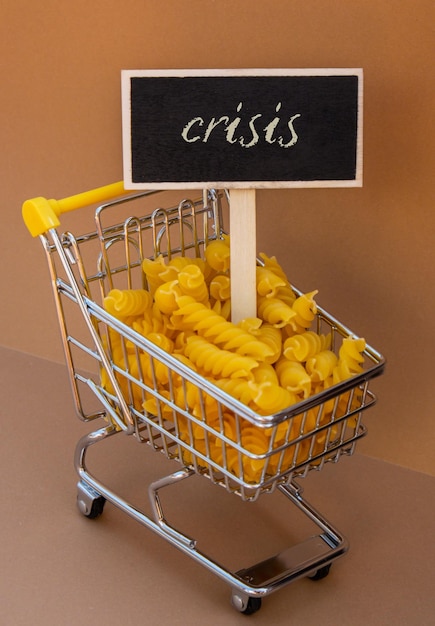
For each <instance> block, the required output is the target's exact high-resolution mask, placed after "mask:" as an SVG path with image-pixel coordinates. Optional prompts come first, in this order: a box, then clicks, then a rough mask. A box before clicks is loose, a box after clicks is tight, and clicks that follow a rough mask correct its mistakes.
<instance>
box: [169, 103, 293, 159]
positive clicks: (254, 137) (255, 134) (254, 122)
mask: <svg viewBox="0 0 435 626" xmlns="http://www.w3.org/2000/svg"><path fill="white" fill-rule="evenodd" d="M242 107H243V103H242V102H239V104H238V105H237V108H236V111H237V113H240V112H241V110H242ZM280 109H281V102H278V104H277V105H276V107H275V112H276V113H279V111H280ZM299 117H301V114H300V113H296V114H295V115H292V116H291V117H290V118H289V119H288V120H287V122H286V130H287V131H288V136H283V135H282V134H281V135H278V136H276V135H275V131H276V129H277V126H278V124H280V122H282V120H281V117H280V116H278V115H277V116H275V117H274V118H273V119H272V120H271V121H270V122H269V123H268V124H266V126H263V124H264V119H261V118H264V116H263V114H262V113H257V114H256V115H253V116H252V117H251V118H250V119H249V120H243V118H242V117H240V116H239V115H237V116H236V117H234V119H231V117H230V116H228V115H222V116H221V117H219V118H216V117H212V118H211V119H210V121H208V123H207V121H206V120H205V119H204V118H203V117H193V118H192V119H190V120H189V121H188V122H187V124H186V125H185V126H184V127H183V130H182V132H181V136H182V138H183V139H184V141H186V142H187V143H195V142H196V141H202V142H203V143H207V142H208V141H209V139H210V137H212V136H215V135H216V134H218V133H223V134H224V135H225V140H226V141H227V142H228V143H230V144H235V143H239V144H240V145H241V146H243V148H253V147H254V146H256V145H257V144H258V142H259V141H260V140H261V141H265V142H267V143H269V144H274V143H276V145H278V146H279V147H281V148H291V147H292V146H294V145H295V144H296V143H297V141H298V134H297V132H296V130H295V128H294V121H295V120H296V119H298V118H299ZM241 122H242V128H243V127H245V128H246V123H247V128H248V130H247V134H239V133H240V130H239V132H238V131H237V129H238V127H239V125H240V123H241ZM245 133H246V131H245Z"/></svg>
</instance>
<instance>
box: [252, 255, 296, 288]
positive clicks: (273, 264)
mask: <svg viewBox="0 0 435 626" xmlns="http://www.w3.org/2000/svg"><path fill="white" fill-rule="evenodd" d="M259 256H260V259H261V260H262V261H263V264H264V267H265V268H266V269H268V270H271V271H272V272H273V273H274V274H275V275H276V276H278V277H279V278H281V279H282V280H283V282H285V284H286V285H289V282H288V278H287V276H286V273H285V271H284V270H283V269H282V267H281V265H280V264H279V263H278V261H277V259H276V257H274V256H272V257H269V256H267V254H266V253H265V252H260V255H259Z"/></svg>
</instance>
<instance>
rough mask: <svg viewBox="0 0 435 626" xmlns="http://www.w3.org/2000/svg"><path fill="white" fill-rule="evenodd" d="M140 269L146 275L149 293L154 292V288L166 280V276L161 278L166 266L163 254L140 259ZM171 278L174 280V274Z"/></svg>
mask: <svg viewBox="0 0 435 626" xmlns="http://www.w3.org/2000/svg"><path fill="white" fill-rule="evenodd" d="M142 270H143V272H144V274H145V276H146V279H147V284H148V289H149V291H150V293H151V295H153V294H154V292H155V290H156V288H157V287H158V286H159V285H162V284H163V283H164V282H168V281H167V278H162V276H161V275H162V274H163V273H164V272H166V271H167V266H166V264H165V260H164V258H163V256H161V255H160V256H158V257H157V258H156V259H144V260H143V261H142ZM172 280H175V276H174V278H173V279H172Z"/></svg>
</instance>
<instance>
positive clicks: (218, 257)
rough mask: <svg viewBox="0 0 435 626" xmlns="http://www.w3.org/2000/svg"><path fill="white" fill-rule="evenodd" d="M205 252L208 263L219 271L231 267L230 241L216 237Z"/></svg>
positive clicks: (224, 270)
mask: <svg viewBox="0 0 435 626" xmlns="http://www.w3.org/2000/svg"><path fill="white" fill-rule="evenodd" d="M204 254H205V259H206V261H207V263H208V265H209V266H210V267H211V268H212V269H214V270H216V271H217V272H226V271H228V270H229V269H230V247H229V242H226V241H224V240H223V239H215V240H214V241H211V242H209V244H208V245H207V247H206V249H205V253H204Z"/></svg>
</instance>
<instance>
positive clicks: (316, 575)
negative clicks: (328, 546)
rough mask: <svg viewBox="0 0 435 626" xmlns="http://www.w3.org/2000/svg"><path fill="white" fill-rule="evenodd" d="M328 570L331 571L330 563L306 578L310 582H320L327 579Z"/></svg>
mask: <svg viewBox="0 0 435 626" xmlns="http://www.w3.org/2000/svg"><path fill="white" fill-rule="evenodd" d="M330 569H331V563H328V565H324V566H323V567H321V568H320V569H318V570H317V572H314V574H311V576H308V578H309V579H310V580H322V578H326V577H327V575H328V574H329V570H330Z"/></svg>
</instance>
